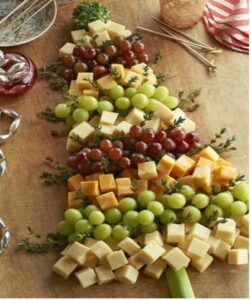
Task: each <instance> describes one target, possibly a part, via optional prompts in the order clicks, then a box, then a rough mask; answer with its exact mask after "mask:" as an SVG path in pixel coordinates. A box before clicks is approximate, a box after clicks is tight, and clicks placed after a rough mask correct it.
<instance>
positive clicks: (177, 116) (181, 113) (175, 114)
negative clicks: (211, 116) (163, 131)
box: [170, 107, 186, 125]
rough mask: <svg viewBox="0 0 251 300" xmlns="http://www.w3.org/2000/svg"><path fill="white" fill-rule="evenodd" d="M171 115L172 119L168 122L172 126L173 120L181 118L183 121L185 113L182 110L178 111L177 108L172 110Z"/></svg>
mask: <svg viewBox="0 0 251 300" xmlns="http://www.w3.org/2000/svg"><path fill="white" fill-rule="evenodd" d="M173 113H174V115H173V117H172V119H171V120H170V123H171V124H172V125H174V121H175V120H176V121H177V120H178V119H179V118H180V117H182V118H183V119H185V118H186V114H185V112H184V111H183V110H182V109H180V108H179V107H178V108H176V109H175V110H173Z"/></svg>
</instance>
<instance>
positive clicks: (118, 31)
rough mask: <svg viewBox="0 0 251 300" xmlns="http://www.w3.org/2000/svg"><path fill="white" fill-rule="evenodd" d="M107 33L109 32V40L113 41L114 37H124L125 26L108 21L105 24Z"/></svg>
mask: <svg viewBox="0 0 251 300" xmlns="http://www.w3.org/2000/svg"><path fill="white" fill-rule="evenodd" d="M107 31H108V32H109V35H110V37H111V39H114V38H115V37H116V36H122V35H124V32H125V26H124V25H121V24H119V23H115V22H112V21H110V20H109V22H107Z"/></svg>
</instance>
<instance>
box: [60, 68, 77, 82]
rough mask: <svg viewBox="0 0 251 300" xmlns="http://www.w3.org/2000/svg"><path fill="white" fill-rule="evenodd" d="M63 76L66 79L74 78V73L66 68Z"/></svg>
mask: <svg viewBox="0 0 251 300" xmlns="http://www.w3.org/2000/svg"><path fill="white" fill-rule="evenodd" d="M63 76H64V79H65V80H67V81H71V80H74V79H76V73H75V72H74V71H73V70H72V69H66V70H65V71H64V75H63Z"/></svg>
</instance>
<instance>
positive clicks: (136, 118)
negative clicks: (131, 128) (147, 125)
mask: <svg viewBox="0 0 251 300" xmlns="http://www.w3.org/2000/svg"><path fill="white" fill-rule="evenodd" d="M144 116H145V113H144V112H143V111H142V110H140V109H138V108H136V107H135V108H133V109H132V110H131V111H130V112H129V114H128V115H127V116H126V117H125V120H126V121H127V122H128V123H130V124H136V125H140V123H141V122H142V121H144Z"/></svg>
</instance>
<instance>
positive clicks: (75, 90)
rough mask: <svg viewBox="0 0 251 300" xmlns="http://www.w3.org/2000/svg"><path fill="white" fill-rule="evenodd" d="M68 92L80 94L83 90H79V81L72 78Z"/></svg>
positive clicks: (72, 94)
mask: <svg viewBox="0 0 251 300" xmlns="http://www.w3.org/2000/svg"><path fill="white" fill-rule="evenodd" d="M68 94H69V95H70V96H80V94H81V92H80V91H79V90H78V86H77V81H76V80H72V81H71V84H70V88H69V90H68Z"/></svg>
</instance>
